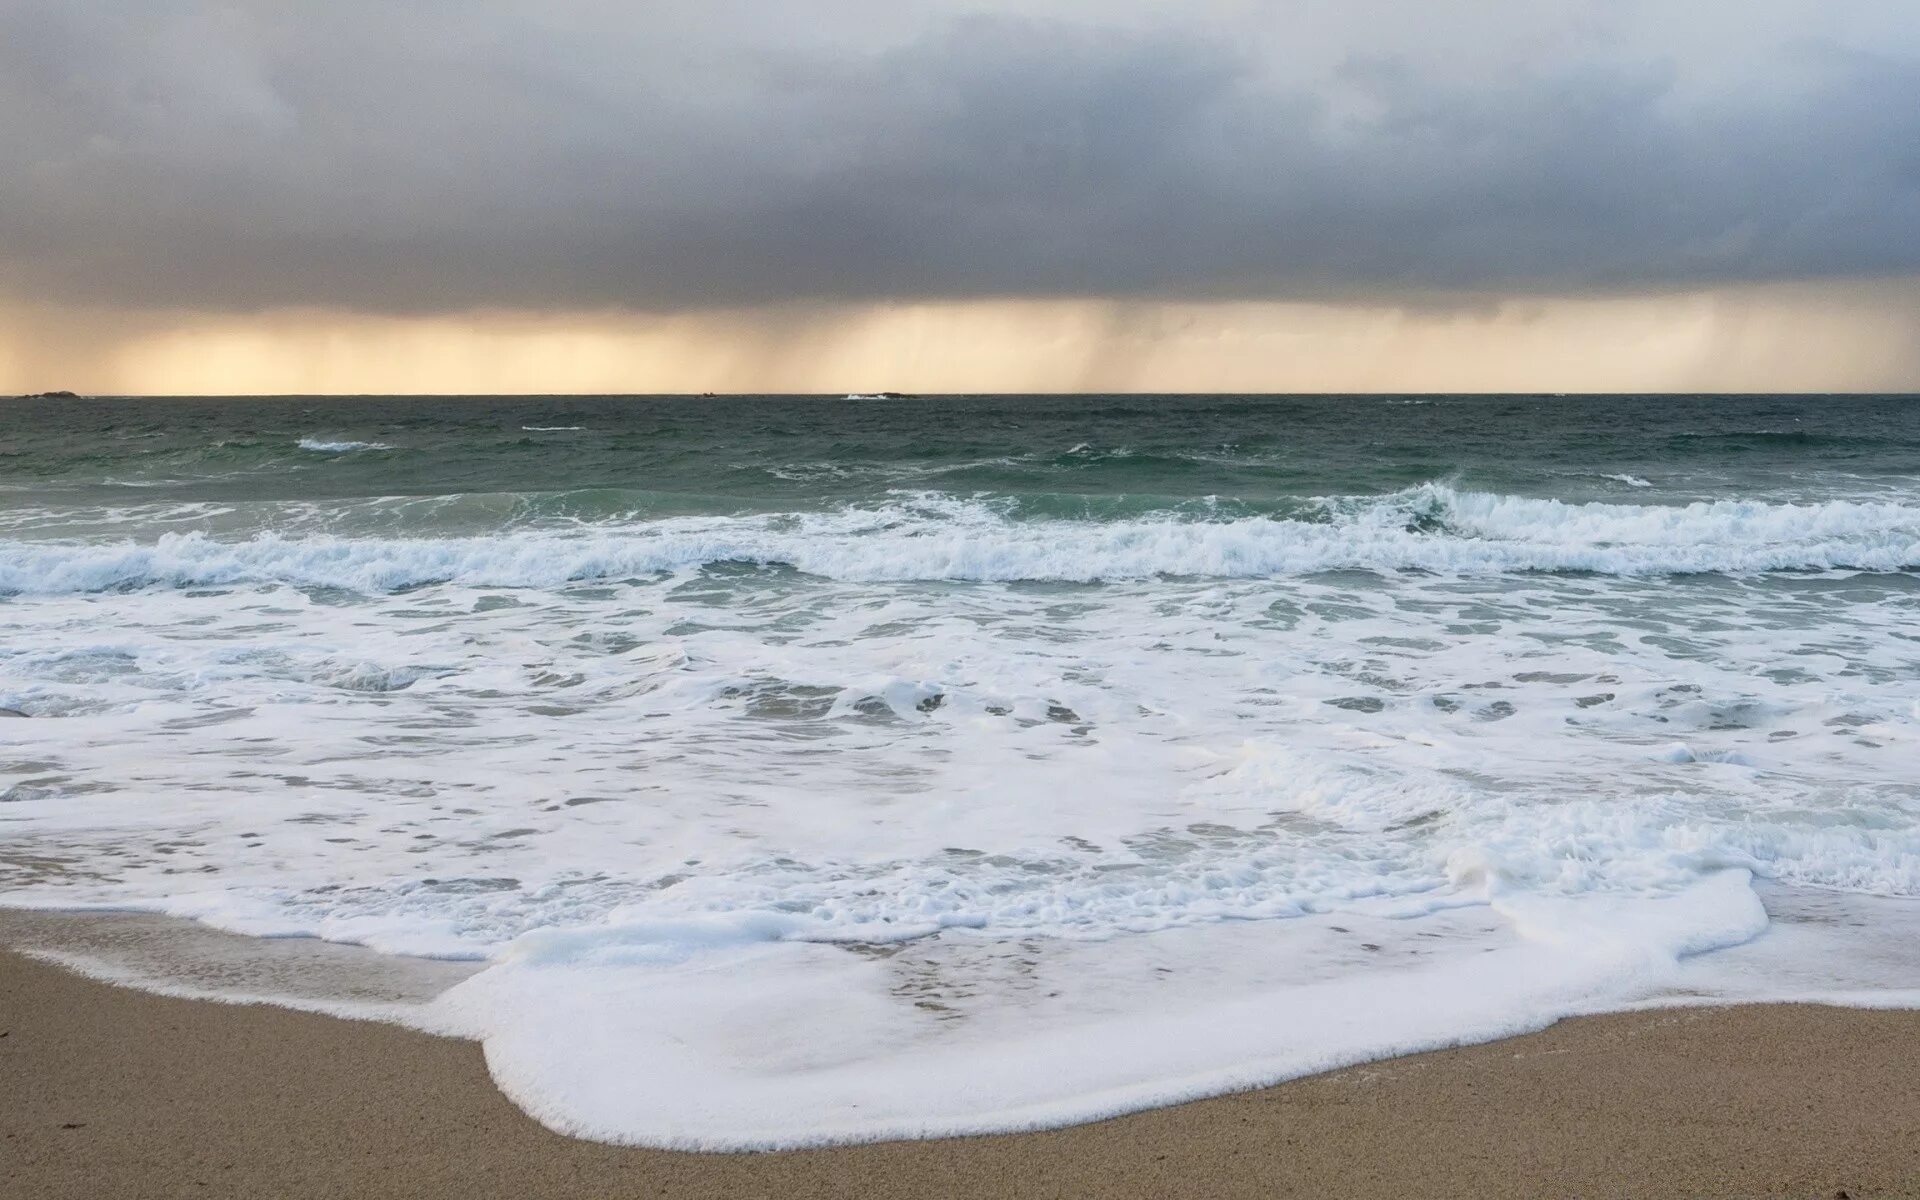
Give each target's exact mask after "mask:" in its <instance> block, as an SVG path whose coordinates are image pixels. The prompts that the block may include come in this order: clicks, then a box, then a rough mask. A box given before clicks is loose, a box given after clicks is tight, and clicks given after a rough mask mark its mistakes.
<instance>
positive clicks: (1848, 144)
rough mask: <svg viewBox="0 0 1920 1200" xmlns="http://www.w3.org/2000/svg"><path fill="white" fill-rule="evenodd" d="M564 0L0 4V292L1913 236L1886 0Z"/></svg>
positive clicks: (748, 276) (554, 291) (1252, 265)
mask: <svg viewBox="0 0 1920 1200" xmlns="http://www.w3.org/2000/svg"><path fill="white" fill-rule="evenodd" d="M550 7H552V8H565V9H566V10H567V15H566V17H565V18H564V19H563V18H560V17H556V16H554V15H552V14H551V13H550V12H549V6H537V5H534V4H530V3H496V2H477V0H476V2H473V3H450V2H446V0H421V2H419V3H413V4H408V5H390V4H377V3H372V2H371V0H339V2H336V3H322V2H319V0H312V2H307V3H281V4H269V3H265V2H261V3H257V4H229V5H211V4H186V3H177V2H172V0H98V2H97V3H92V4H87V5H75V4H70V3H62V2H58V0H54V2H48V3H42V2H40V0H14V2H13V3H10V4H7V5H5V6H0V113H4V114H5V115H4V116H0V157H3V158H4V160H5V161H6V162H8V163H9V164H10V166H9V168H8V170H7V171H6V172H4V174H0V290H5V291H10V292H12V293H14V294H15V295H19V296H33V297H46V298H49V299H55V300H59V301H63V302H84V303H104V304H109V305H126V306H149V307H150V306H181V307H210V308H220V309H248V308H254V307H264V306H272V305H283V304H325V305H342V306H347V307H353V308H361V309H370V310H380V311H397V312H405V311H434V310H454V309H465V308H471V307H476V306H500V307H569V308H572V307H583V306H615V307H628V308H639V309H672V308H681V307H697V306H708V305H724V304H751V303H761V302H766V301H777V300H792V299H810V298H822V299H850V300H859V299H868V298H882V297H958V296H998V295H1015V296H1042V295H1108V296H1119V297H1190V298H1199V297H1276V298H1315V297H1343V296H1353V295H1365V296H1379V295H1383V294H1388V295H1390V294H1412V293H1420V292H1431V291H1469V292H1472V291H1481V292H1529V291H1537V292H1567V291H1587V290H1601V289H1612V288H1645V287H1666V286H1689V285H1696V284H1703V283H1721V282H1743V281H1765V280H1777V279H1804V278H1833V277H1848V276H1868V275H1883V274H1894V273H1904V272H1912V271H1916V270H1920V59H1916V57H1915V56H1914V54H1913V50H1914V46H1913V45H1912V44H1909V43H1903V42H1901V41H1900V40H1899V39H1898V38H1893V39H1888V38H1885V37H1875V36H1874V31H1875V30H1876V29H1879V30H1881V31H1883V32H1884V30H1885V29H1886V28H1889V27H1891V28H1893V29H1895V30H1898V29H1899V28H1900V27H1901V25H1902V24H1903V22H1901V21H1900V19H1899V17H1898V14H1899V11H1900V6H1898V5H1891V4H1889V5H1860V6H1857V9H1856V10H1855V11H1854V12H1853V13H1852V17H1853V18H1856V19H1854V20H1851V21H1849V20H1842V19H1841V18H1839V17H1834V18H1832V20H1831V21H1830V22H1828V24H1830V25H1831V27H1832V28H1831V29H1828V28H1826V27H1824V26H1823V25H1822V24H1821V21H1820V19H1818V18H1814V17H1812V16H1811V14H1814V13H1816V12H1818V11H1819V10H1817V9H1815V8H1813V7H1812V6H1810V5H1809V6H1799V7H1797V8H1796V7H1795V6H1793V5H1782V4H1774V5H1772V6H1766V5H1755V6H1748V5H1731V4H1718V3H1715V4H1703V5H1700V6H1696V7H1695V8H1693V9H1691V10H1690V11H1691V12H1692V13H1693V15H1694V17H1695V18H1696V19H1697V18H1698V17H1699V14H1700V12H1701V11H1702V10H1706V9H1717V10H1718V11H1719V12H1720V13H1721V15H1723V16H1724V17H1726V19H1727V20H1728V21H1729V22H1734V21H1738V22H1742V29H1743V35H1742V39H1743V40H1740V41H1739V44H1738V46H1737V47H1736V49H1735V50H1734V51H1726V50H1725V49H1724V48H1722V50H1721V51H1719V52H1717V53H1716V52H1713V51H1712V50H1711V49H1703V47H1709V48H1710V47H1712V46H1714V45H1716V44H1717V43H1716V41H1715V39H1714V38H1712V37H1711V36H1710V35H1711V32H1712V31H1711V29H1710V28H1709V29H1708V30H1707V32H1706V34H1700V33H1699V31H1695V32H1694V33H1692V34H1689V33H1688V31H1687V30H1682V29H1678V28H1676V29H1673V30H1671V31H1669V30H1666V29H1665V27H1664V26H1663V25H1662V24H1661V18H1660V14H1659V10H1658V9H1657V8H1653V9H1651V10H1649V11H1651V12H1652V14H1653V17H1652V23H1651V25H1648V24H1646V23H1643V24H1642V25H1640V26H1634V27H1631V28H1629V27H1627V26H1626V25H1624V24H1623V23H1622V21H1621V20H1619V19H1610V18H1609V17H1608V16H1607V13H1608V12H1609V9H1607V8H1605V7H1602V6H1597V5H1592V4H1578V3H1568V4H1561V5H1558V6H1545V7H1546V8H1548V9H1550V10H1551V11H1550V15H1549V16H1548V17H1545V18H1542V17H1541V16H1540V15H1539V14H1540V12H1541V11H1542V8H1543V6H1541V5H1533V6H1529V7H1530V10H1531V12H1532V14H1533V16H1532V17H1531V23H1530V24H1529V23H1526V22H1522V21H1521V17H1520V15H1519V14H1520V12H1521V10H1520V8H1519V7H1518V6H1514V5H1498V4H1496V5H1486V6H1464V7H1466V8H1477V9H1478V13H1477V20H1478V22H1479V25H1478V26H1477V27H1476V26H1474V23H1473V22H1472V21H1465V22H1463V21H1454V22H1452V23H1450V24H1449V25H1448V26H1447V27H1446V28H1445V29H1431V28H1426V27H1423V26H1421V25H1419V23H1418V22H1417V21H1416V20H1414V18H1413V15H1412V14H1415V13H1417V12H1419V11H1420V10H1421V8H1422V7H1424V6H1417V5H1411V4H1396V3H1391V2H1389V0H1371V2H1369V3H1357V4H1354V5H1352V6H1350V7H1349V8H1348V9H1346V10H1345V11H1346V13H1347V14H1348V16H1347V19H1348V22H1349V25H1350V26H1351V27H1350V28H1343V29H1334V30H1332V31H1331V32H1329V31H1328V30H1327V29H1326V28H1324V22H1322V25H1321V26H1312V23H1311V22H1305V21H1303V20H1300V18H1302V17H1304V16H1307V15H1312V14H1314V13H1316V12H1319V11H1320V9H1321V7H1322V6H1318V5H1309V4H1291V5H1280V4H1267V5H1258V4H1223V5H1221V6H1219V7H1218V8H1217V9H1214V10H1210V11H1209V12H1208V13H1207V15H1206V16H1205V17H1204V18H1203V19H1193V20H1189V21H1187V22H1185V23H1183V24H1179V25H1175V24H1172V23H1171V22H1170V21H1169V20H1168V19H1166V18H1165V16H1164V14H1163V13H1161V12H1160V11H1158V10H1157V9H1156V7H1155V6H1152V5H1144V6H1141V7H1139V8H1134V9H1125V10H1124V11H1122V9H1123V8H1124V6H1113V5H1109V6H1102V7H1100V8H1089V7H1084V6H1083V7H1079V8H1077V9H1076V8H1074V7H1073V6H1070V5H1064V4H1063V5H1055V6H1052V8H1053V14H1052V15H1050V16H1038V15H1034V10H1035V9H1036V8H1038V7H1039V6H1036V5H1026V6H1018V8H1019V11H1014V10H1013V9H1003V10H1001V11H998V12H990V11H985V10H982V11H980V12H977V13H975V14H973V15H955V9H954V6H951V5H945V6H933V7H931V8H928V7H915V6H914V5H911V4H893V5H878V4H851V3H850V4H837V5H835V4H826V5H792V6H786V5H781V6H774V5H754V4H748V3H732V4H718V5H714V4H708V5H700V6H694V5H689V4H680V3H667V2H661V3H655V4H650V5H643V6H623V5H613V4H607V5H604V6H602V7H598V8H595V7H593V6H591V5H577V6H550ZM1617 7H1618V8H1620V9H1622V10H1624V9H1625V8H1629V7H1631V6H1628V5H1622V6H1617ZM1838 7H1839V8H1841V9H1846V8H1847V7H1848V6H1846V5H1841V6H1838ZM636 10H644V12H643V13H642V14H641V15H635V12H636ZM1769 13H1772V14H1773V15H1772V17H1771V18H1769V16H1768V14H1769ZM542 14H546V15H542ZM1782 14H1785V15H1784V16H1783V15H1782ZM1875 14H1878V15H1879V16H1880V17H1881V18H1882V20H1881V22H1880V24H1879V25H1877V26H1876V25H1875V24H1874V22H1873V21H1871V20H1865V19H1864V18H1865V17H1872V16H1874V15H1875ZM1321 15H1322V16H1324V15H1325V14H1324V13H1321ZM1397 16H1404V17H1406V18H1407V19H1406V20H1405V21H1404V22H1400V23H1399V24H1396V23H1395V20H1394V18H1396V17H1397ZM1788 18H1792V19H1788ZM1769 21H1771V24H1769ZM1888 22H1891V25H1890V26H1889V24H1888ZM1510 24H1516V25H1517V24H1525V29H1523V30H1522V32H1523V33H1525V34H1526V36H1524V37H1522V36H1518V35H1514V36H1506V37H1503V36H1500V35H1498V34H1497V33H1496V31H1499V30H1503V29H1506V28H1507V27H1508V26H1509V25H1510ZM1905 24H1911V22H1905ZM1476 28H1477V29H1478V30H1480V31H1481V32H1476ZM1649 28H1651V29H1652V31H1653V32H1652V33H1651V34H1649V33H1648V29H1649ZM1728 28H1732V26H1731V25H1730V26H1728ZM1863 31H1864V32H1863Z"/></svg>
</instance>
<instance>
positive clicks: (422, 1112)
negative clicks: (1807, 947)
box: [0, 918, 1920, 1198]
mask: <svg viewBox="0 0 1920 1200" xmlns="http://www.w3.org/2000/svg"><path fill="white" fill-rule="evenodd" d="M58 919H59V918H52V920H58ZM36 923H39V924H42V925H43V926H45V925H47V924H48V923H49V919H48V918H41V919H40V920H39V921H37V922H36ZM18 928H19V927H18V925H16V927H15V929H14V930H13V931H11V932H13V933H16V934H17V932H18ZM0 932H9V931H6V930H0ZM43 932H44V929H43ZM20 940H21V939H20V938H19V937H17V936H9V937H4V938H0V941H4V942H6V943H8V944H17V943H18V942H19V941H20ZM35 940H36V941H38V942H39V943H40V947H39V948H44V945H45V938H44V937H42V938H38V939H35ZM310 949H312V947H311V946H309V947H302V948H301V950H302V951H303V952H304V951H306V950H310ZM320 953H323V954H330V953H332V951H327V950H322V951H320ZM406 986H409V987H410V986H413V985H411V984H407V985H406ZM402 990H404V989H402ZM0 1134H4V1144H5V1146H6V1148H7V1154H6V1155H4V1156H0V1157H4V1159H5V1164H4V1166H0V1185H4V1186H0V1191H4V1192H6V1193H7V1194H9V1195H21V1196H36V1197H65V1196H72V1197H82V1196H85V1197H115V1196H148V1195H154V1196H158V1195H166V1196H171V1195H181V1194H194V1195H211V1196H220V1195H230V1196H258V1195H267V1194H271V1195H276V1196H306V1195H312V1196H349V1197H350V1196H390V1195H406V1196H423V1197H435V1196H448V1197H452V1196H467V1195H474V1194H500V1195H514V1196H551V1195H575V1194H588V1195H595V1196H626V1195H634V1196H638V1195H661V1194H665V1195H671V1196H692V1197H698V1196H757V1195H768V1196H772V1195H781V1196H884V1197H896V1196H935V1195H954V1194H965V1195H970V1196H1016V1195H1018V1196H1026V1195H1060V1196H1068V1195H1101V1196H1127V1197H1132V1196H1139V1197H1148V1196H1164V1195H1181V1194H1185V1195H1208V1196H1242V1195H1244V1196H1271V1195H1286V1194H1302V1195H1341V1196H1405V1195H1419V1194H1427V1195H1473V1196H1488V1197H1491V1196H1515V1197H1520V1196H1541V1195H1656V1194H1657V1195H1689V1196H1821V1197H1831V1196H1834V1195H1837V1194H1839V1193H1841V1192H1845V1193H1846V1194H1847V1195H1848V1196H1850V1197H1856V1198H1857V1197H1863V1196H1916V1197H1920V1011H1914V1010H1904V1009H1892V1010H1888V1009H1848V1008H1829V1007H1822V1006H1816V1005H1805V1004H1757V1005H1740V1006H1736V1007H1700V1008H1675V1009H1653V1010H1641V1011H1634V1012H1627V1013H1618V1014H1611V1015H1606V1016H1594V1017H1579V1018H1573V1019H1570V1020H1567V1021H1562V1022H1561V1023H1559V1024H1557V1025H1554V1026H1552V1027H1550V1028H1548V1029H1546V1030H1544V1031H1541V1032H1539V1033H1533V1034H1525V1035H1521V1036H1518V1037H1514V1038H1510V1039H1506V1040H1503V1041H1499V1042H1493V1043H1488V1044H1483V1045H1475V1046H1467V1047H1460V1048H1456V1049H1448V1050H1438V1051H1430V1052H1427V1053H1423V1054H1415V1055H1410V1056H1407V1057H1404V1058H1394V1059H1387V1060H1383V1061H1379V1062H1374V1063H1369V1064H1364V1065H1361V1066H1356V1067H1351V1068H1347V1069H1344V1070H1340V1071H1335V1072H1332V1073H1329V1074H1325V1075H1319V1076H1312V1077H1308V1078H1304V1079H1298V1080H1293V1081H1291V1082H1287V1083H1282V1084H1279V1085H1277V1086H1274V1087H1270V1088H1265V1089H1260V1090H1257V1091H1251V1092H1243V1093H1238V1094H1234V1095H1228V1096H1222V1097H1218V1098H1215V1099H1210V1100H1201V1101H1195V1102H1191V1103H1187V1104H1182V1105H1177V1106H1174V1107H1170V1108H1163V1109H1155V1110H1150V1111H1147V1112H1142V1113H1136V1114H1133V1115H1130V1116H1124V1117H1118V1118H1113V1119H1110V1120H1106V1121H1100V1122H1095V1123H1093V1124H1089V1125H1081V1126H1074V1127H1070V1128H1065V1129H1058V1130H1050V1131H1041V1132H1033V1133H1017V1134H1002V1135H991V1136H984V1137H973V1138H962V1139H946V1140H936V1141H923V1142H892V1143H879V1144H868V1145H856V1146H843V1147H835V1148H828V1149H820V1150H802V1151H781V1152H767V1153H756V1154H733V1155H722V1154H692V1153H684V1152H675V1151H662V1150H644V1149H633V1148H625V1147H618V1146H610V1145H603V1144H600V1143H594V1142H585V1141H578V1140H575V1139H571V1138H567V1137H564V1136H562V1135H560V1134H557V1133H553V1132H552V1131H550V1130H548V1129H546V1128H544V1127H543V1126H540V1125H539V1124H538V1123H536V1122H535V1121H534V1120H533V1119H532V1118H530V1117H528V1116H526V1115H525V1114H524V1113H522V1112H521V1111H520V1110H519V1109H517V1108H516V1107H514V1106H513V1105H512V1103H511V1102H510V1101H508V1100H507V1099H506V1098H505V1097H504V1096H503V1095H502V1094H501V1093H500V1092H499V1091H498V1089H497V1088H496V1087H495V1086H494V1084H493V1081H492V1079H491V1077H490V1076H489V1075H488V1074H487V1071H486V1067H485V1063H484V1060H483V1055H482V1051H481V1048H480V1047H479V1046H478V1045H477V1044H474V1043H471V1042H464V1041H458V1040H453V1039H448V1038H441V1037H435V1036H433V1035H430V1034H425V1033H420V1032H416V1031H414V1030H410V1029H406V1028H403V1027H400V1026H397V1025H390V1024H384V1023H378V1022H373V1021H366V1020H346V1019H341V1018H338V1017H332V1016H326V1015H322V1014H319V1013H315V1012H310V1011H299V1010H295V1009H290V1008H282V1007H277V1006H270V1005H262V1004H248V1003H231V1002H229V1003H221V1002H214V1001H209V1000H200V999H181V998H175V997H170V996H165V995H159V994H156V993H153V992H148V991H143V990H139V989H138V988H136V987H134V986H125V985H119V984H113V983H105V982H100V981H98V980H95V979H93V978H89V977H86V976H83V975H79V974H75V973H73V972H72V971H69V970H66V969H63V968H62V967H59V966H57V965H54V964H51V963H48V962H44V961H41V960H39V959H35V958H31V957H28V956H26V955H23V954H21V953H19V952H17V951H15V950H13V949H0Z"/></svg>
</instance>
